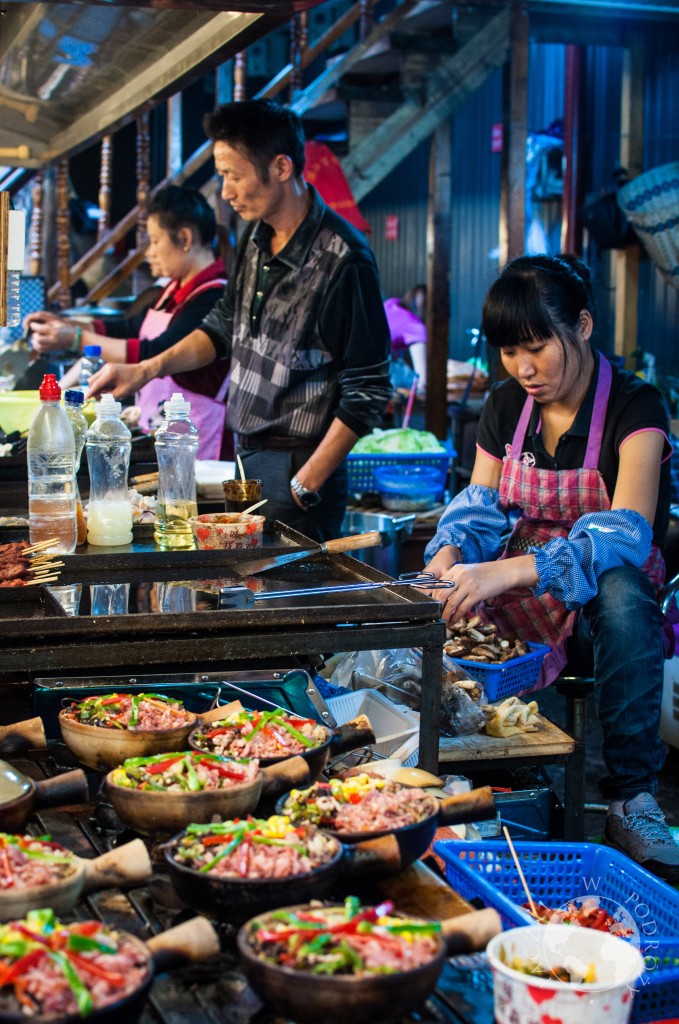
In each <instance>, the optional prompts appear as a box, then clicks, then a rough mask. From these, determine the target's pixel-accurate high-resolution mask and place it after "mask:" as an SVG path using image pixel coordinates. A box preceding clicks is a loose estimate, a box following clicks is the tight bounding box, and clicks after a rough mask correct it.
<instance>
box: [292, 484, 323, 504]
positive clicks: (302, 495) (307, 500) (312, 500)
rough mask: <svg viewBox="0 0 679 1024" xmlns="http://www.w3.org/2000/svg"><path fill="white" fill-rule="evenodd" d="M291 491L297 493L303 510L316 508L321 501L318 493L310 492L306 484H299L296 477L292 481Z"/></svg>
mask: <svg viewBox="0 0 679 1024" xmlns="http://www.w3.org/2000/svg"><path fill="white" fill-rule="evenodd" d="M290 490H292V491H294V492H295V494H296V495H297V497H298V498H299V501H300V504H301V506H302V508H315V507H316V505H318V503H319V501H320V500H321V496H320V494H319V493H318V491H310V490H309V489H308V488H307V487H305V486H304V484H301V483H300V482H299V480H298V479H297V477H296V476H293V478H292V480H291V481H290Z"/></svg>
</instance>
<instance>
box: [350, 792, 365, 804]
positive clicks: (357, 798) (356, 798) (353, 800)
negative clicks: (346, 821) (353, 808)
mask: <svg viewBox="0 0 679 1024" xmlns="http://www.w3.org/2000/svg"><path fill="white" fill-rule="evenodd" d="M361 799H362V798H361V795H360V793H351V794H350V795H349V803H350V804H360V802H361Z"/></svg>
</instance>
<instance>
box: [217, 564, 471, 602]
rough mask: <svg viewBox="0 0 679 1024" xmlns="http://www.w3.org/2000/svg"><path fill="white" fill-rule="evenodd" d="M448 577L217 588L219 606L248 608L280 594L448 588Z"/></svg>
mask: <svg viewBox="0 0 679 1024" xmlns="http://www.w3.org/2000/svg"><path fill="white" fill-rule="evenodd" d="M454 586H455V584H454V583H453V581H452V580H439V579H437V577H436V576H435V575H434V573H433V572H403V573H401V575H400V576H399V577H398V579H395V580H385V581H384V582H383V583H340V584H339V585H338V586H336V587H302V588H300V589H299V590H271V591H268V592H265V593H261V594H253V592H252V591H251V590H249V589H248V588H247V587H241V586H237V585H234V586H230V587H221V588H220V590H219V600H218V607H219V608H250V607H251V606H252V605H253V604H254V603H255V601H274V600H276V599H280V598H284V597H286V598H287V597H311V596H313V595H315V594H347V593H352V592H353V591H358V590H381V589H382V588H383V587H419V588H421V589H424V590H434V589H435V590H451V589H452V588H453V587H454Z"/></svg>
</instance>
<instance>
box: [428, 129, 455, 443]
mask: <svg viewBox="0 0 679 1024" xmlns="http://www.w3.org/2000/svg"><path fill="white" fill-rule="evenodd" d="M429 154H430V155H429V211H428V217H427V404H426V411H425V425H426V428H427V430H431V432H432V433H433V434H436V436H437V437H438V438H440V439H441V440H444V439H445V438H446V436H447V433H448V413H447V401H446V390H447V389H446V383H447V376H448V374H447V363H448V336H449V331H450V217H451V194H450V188H451V185H450V164H451V131H450V121H449V120H447V119H446V120H445V121H444V122H443V124H442V125H441V126H440V127H439V128H438V129H437V130H436V132H435V133H434V134H433V135H432V137H431V145H430V150H429Z"/></svg>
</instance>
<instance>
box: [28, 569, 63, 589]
mask: <svg viewBox="0 0 679 1024" xmlns="http://www.w3.org/2000/svg"><path fill="white" fill-rule="evenodd" d="M58 579H59V573H58V572H55V574H54V576H39V577H38V579H37V580H31V581H30V582H29V583H24V586H25V587H37V586H38V584H42V583H53V582H54V580H58Z"/></svg>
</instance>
